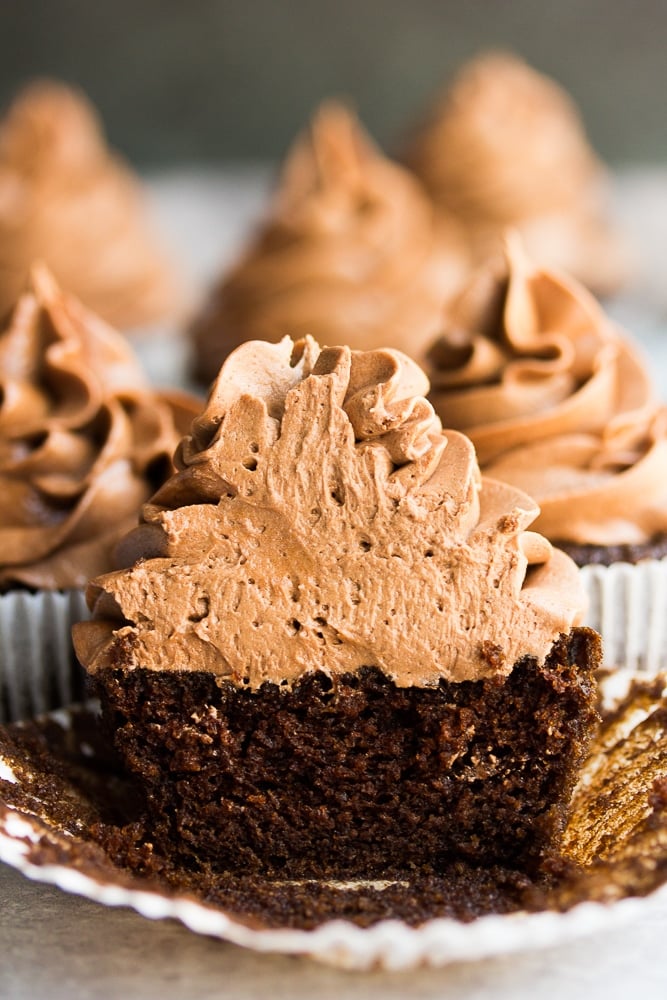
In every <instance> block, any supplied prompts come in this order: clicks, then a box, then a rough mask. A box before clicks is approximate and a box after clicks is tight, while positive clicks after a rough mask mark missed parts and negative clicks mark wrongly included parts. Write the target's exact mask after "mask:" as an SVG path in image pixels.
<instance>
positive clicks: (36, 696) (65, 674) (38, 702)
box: [0, 590, 89, 722]
mask: <svg viewBox="0 0 667 1000" xmlns="http://www.w3.org/2000/svg"><path fill="white" fill-rule="evenodd" d="M88 616H89V611H88V608H87V606H86V601H85V598H84V594H83V591H82V590H63V591H46V590H44V591H39V592H38V593H30V592H29V591H24V590H14V591H10V592H9V593H7V594H3V595H0V722H2V721H12V720H15V719H26V718H30V717H31V716H35V715H40V714H42V713H44V712H47V711H48V710H49V709H52V708H58V707H59V706H61V705H68V704H71V702H72V701H75V700H77V698H80V696H81V684H80V681H79V674H78V668H77V666H76V661H75V657H74V650H73V648H72V637H71V630H72V625H73V624H74V622H79V621H82V620H83V619H84V618H87V617H88Z"/></svg>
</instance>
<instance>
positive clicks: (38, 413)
mask: <svg viewBox="0 0 667 1000" xmlns="http://www.w3.org/2000/svg"><path fill="white" fill-rule="evenodd" d="M196 409H197V407H196V403H195V401H194V400H190V399H189V398H188V397H185V396H178V395H173V396H170V397H169V396H164V397H160V396H157V395H156V394H155V393H153V392H151V390H150V389H149V387H148V385H147V383H146V382H145V380H144V377H143V374H142V372H141V370H140V368H139V364H138V362H137V360H136V358H135V357H134V355H133V353H132V351H131V350H130V348H129V346H128V345H127V344H126V342H125V341H124V340H123V338H122V337H121V336H120V335H119V334H117V333H115V331H113V330H112V329H111V328H110V327H107V326H106V325H105V324H104V323H103V322H102V321H101V320H98V319H97V318H96V317H95V316H93V315H92V314H91V313H89V312H87V311H86V310H85V309H84V308H83V307H82V306H81V305H80V304H79V303H78V302H77V301H76V300H75V299H74V298H72V297H70V296H68V295H66V294H65V293H64V292H61V291H60V289H59V288H58V287H57V285H56V283H55V281H54V279H53V278H52V277H51V275H50V273H49V272H48V271H47V270H46V269H45V268H44V267H43V266H38V267H34V268H33V271H32V287H31V289H30V290H29V291H28V292H27V293H26V294H25V295H24V296H23V297H22V298H21V299H20V300H19V303H18V305H17V307H16V310H15V312H14V314H13V317H12V319H11V321H10V324H9V326H8V328H7V329H6V330H5V331H4V332H3V333H2V334H0V589H6V588H8V587H12V586H15V585H22V586H27V587H34V588H46V589H67V588H72V587H83V586H85V584H86V582H87V581H88V579H90V577H91V576H94V575H97V574H99V573H101V572H105V571H106V570H109V569H111V568H112V567H113V565H114V563H113V561H112V550H113V548H114V546H115V544H116V542H117V541H118V539H119V537H120V536H121V535H123V534H125V532H127V531H128V530H129V528H130V527H131V526H132V524H133V523H136V518H137V514H138V511H139V508H140V507H141V504H142V503H143V501H145V500H146V499H147V498H148V497H149V496H150V495H151V493H152V492H153V491H154V490H155V488H156V487H157V486H158V485H159V484H160V483H161V482H162V481H163V480H164V479H165V478H166V477H167V476H168V475H169V474H170V472H171V471H172V469H173V466H172V463H171V457H172V454H173V452H174V449H175V447H176V444H177V442H178V440H179V438H180V436H181V435H182V433H183V432H184V430H185V429H186V428H187V426H189V423H190V421H191V420H192V418H193V416H194V414H195V412H196Z"/></svg>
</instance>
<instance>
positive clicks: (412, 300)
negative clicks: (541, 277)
mask: <svg viewBox="0 0 667 1000" xmlns="http://www.w3.org/2000/svg"><path fill="white" fill-rule="evenodd" d="M438 227H439V228H438ZM467 273H468V272H467V251H466V250H465V249H464V244H463V239H462V237H461V234H460V233H459V232H458V230H457V229H456V228H455V227H454V226H453V225H452V226H449V227H447V232H446V234H445V232H444V226H443V224H442V223H438V224H437V227H436V220H435V218H434V212H433V208H432V206H431V205H430V203H429V201H428V199H427V198H426V196H425V194H424V192H423V191H422V190H421V188H420V186H419V184H418V183H417V182H416V181H415V180H414V178H412V177H411V176H410V174H409V173H408V172H407V171H405V170H403V169H402V168H401V167H399V166H398V165H397V164H394V163H391V162H390V161H389V160H387V159H386V158H385V157H383V156H382V154H381V153H380V152H379V150H378V149H376V147H375V146H374V145H373V143H372V142H371V140H370V138H369V137H368V136H367V135H366V134H365V133H364V132H363V130H362V128H361V126H360V125H359V123H358V122H357V120H356V119H355V118H354V116H353V115H352V114H351V112H349V111H348V110H347V109H345V108H344V107H342V106H341V105H338V104H333V103H330V104H326V105H324V106H323V107H322V108H321V109H320V110H319V112H318V113H317V115H316V116H315V118H314V120H313V122H312V125H311V127H310V128H309V130H308V131H307V132H306V133H305V134H304V135H302V136H301V137H300V138H299V139H297V141H296V143H295V144H294V146H293V148H292V150H291V151H290V153H289V156H288V158H287V161H286V163H285V166H284V168H283V172H282V176H281V178H280V184H279V187H278V190H277V193H276V195H275V198H274V201H273V205H272V208H271V211H270V214H269V217H268V219H267V220H266V222H265V224H264V226H263V227H262V229H261V231H260V232H259V234H258V236H257V238H256V240H255V241H254V243H253V244H252V245H251V246H250V247H249V249H248V251H247V252H246V254H245V256H244V257H243V258H242V260H241V261H240V262H239V263H238V265H237V266H236V267H235V268H234V270H233V271H232V272H231V273H230V274H229V275H228V276H226V277H225V278H224V279H223V281H222V282H221V284H220V285H219V286H218V288H217V289H216V291H215V292H214V295H213V297H212V299H211V300H210V302H209V305H208V308H207V310H206V311H205V313H204V314H203V315H202V316H201V317H200V318H199V319H198V320H197V322H196V323H195V326H194V328H193V336H194V339H195V344H196V350H197V355H198V361H197V364H198V372H199V374H200V375H201V376H202V378H203V379H204V380H206V381H209V382H210V381H211V380H212V379H213V378H214V377H215V376H216V375H217V373H218V369H219V367H220V365H221V363H222V361H223V360H224V358H225V357H226V356H227V354H229V352H230V351H231V350H233V349H234V348H235V347H237V346H238V345H239V344H240V343H242V342H243V341H245V340H251V339H259V340H268V341H272V342H275V341H278V340H280V338H281V337H283V336H284V335H286V334H288V335H290V336H292V337H299V336H304V335H305V334H312V335H313V336H315V337H317V339H318V340H319V341H320V343H327V344H337V343H346V344H350V345H351V346H352V347H353V348H366V349H369V348H375V347H379V346H384V345H389V346H392V347H399V348H404V349H406V350H409V352H410V353H411V354H415V355H417V354H418V353H419V350H420V348H421V347H422V346H423V345H425V344H426V343H427V342H428V341H429V340H430V339H431V337H432V336H433V335H434V333H435V330H436V329H437V323H438V317H439V310H440V307H441V305H442V302H443V301H444V300H445V299H446V298H447V297H448V295H450V294H451V292H452V291H453V289H454V288H459V287H460V286H461V283H462V280H463V278H464V276H465V274H467Z"/></svg>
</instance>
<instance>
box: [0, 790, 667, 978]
mask: <svg viewBox="0 0 667 1000" xmlns="http://www.w3.org/2000/svg"><path fill="white" fill-rule="evenodd" d="M43 835H44V830H43V827H41V826H40V824H39V821H37V820H33V819H32V817H30V816H27V815H25V814H24V813H18V812H15V811H11V810H10V811H8V812H6V814H5V815H4V816H3V817H1V818H0V861H4V862H6V863H7V864H10V865H12V867H14V868H17V869H18V870H19V871H21V872H23V874H24V875H27V876H28V877H29V878H32V879H35V880H36V881H39V882H45V883H48V884H51V885H56V886H58V887H59V888H60V889H63V890H65V891H66V892H71V893H74V894H76V895H80V896H85V897H86V898H87V899H92V900H95V901H96V902H99V903H102V904H103V905H105V906H129V907H131V908H132V909H133V910H136V911H137V912H138V913H140V914H142V915H143V916H145V917H148V918H150V919H152V920H159V919H164V918H166V917H172V918H174V919H176V920H179V921H181V923H183V924H184V925H185V926H186V927H188V928H189V929H190V930H192V931H194V932H195V933H196V934H206V935H208V936H210V937H214V938H220V939H221V940H223V941H229V942H231V943H233V944H238V945H241V946H242V947H245V948H251V949H253V950H254V951H259V952H275V953H280V954H285V955H304V956H308V957H310V958H313V959H316V960H317V961H320V962H325V963H326V964H328V965H334V966H338V967H339V968H343V969H350V970H360V971H362V970H369V969H385V970H387V971H406V970H409V969H416V968H418V967H420V966H431V967H438V966H443V965H448V964H449V963H451V962H462V961H463V962H472V961H479V960H481V959H485V958H491V957H494V956H498V955H509V954H513V953H516V952H521V951H534V950H537V949H539V948H546V947H553V946H556V945H562V944H566V943H567V942H568V941H572V940H574V939H575V938H579V937H581V936H583V935H586V934H592V933H595V932H599V931H602V930H608V929H611V928H613V927H617V926H620V925H623V924H626V923H628V922H629V921H630V920H632V919H634V918H636V917H637V916H639V915H640V914H642V913H645V912H646V911H647V909H648V908H649V905H650V904H651V903H658V904H661V903H662V902H664V901H665V900H666V899H667V886H662V887H661V888H660V889H658V890H656V891H655V892H654V893H653V894H652V895H651V896H649V897H646V898H636V897H633V898H628V899H623V900H620V901H618V902H615V903H611V904H604V903H593V902H585V903H580V904H578V905H577V906H575V907H573V908H572V909H571V910H568V911H567V912H565V913H557V912H555V911H551V910H548V911H544V912H541V913H523V912H521V913H512V914H508V915H503V916H497V915H491V916H486V917H480V918H478V919H477V920H474V921H472V922H471V923H467V924H466V923H462V922H460V921H458V920H452V919H449V918H438V919H434V920H428V921H426V923H424V924H422V925H421V926H420V927H410V926H409V925H408V924H405V923H403V922H402V921H400V920H383V921H381V922H380V923H378V924H375V925H373V926H372V927H369V928H361V927H357V926H355V925H354V924H352V923H350V922H348V921H345V920H332V921H329V922H328V923H326V924H323V925H322V926H320V927H318V928H316V929H315V930H312V931H304V930H292V929H276V930H266V929H255V928H252V927H248V926H247V925H246V924H245V923H243V922H242V921H240V920H236V919H234V917H233V916H230V915H228V914H226V913H223V912H222V911H220V910H216V909H213V908H212V907H209V906H206V905H205V904H203V903H198V902H196V901H195V900H193V899H192V897H188V896H185V895H183V896H178V895H177V896H167V895H162V894H160V893H159V892H155V891H152V890H150V891H149V890H141V889H128V888H125V887H123V886H121V885H115V884H114V883H113V882H110V881H105V880H103V879H97V878H93V877H91V876H89V875H85V874H83V873H82V872H80V871H77V870H75V869H73V868H67V867H65V866H63V865H44V866H38V865H35V864H32V863H31V862H30V861H29V860H28V859H27V857H26V856H25V855H26V854H27V853H28V851H29V843H30V842H31V841H32V842H35V841H37V840H39V839H40V838H41V837H42V836H43Z"/></svg>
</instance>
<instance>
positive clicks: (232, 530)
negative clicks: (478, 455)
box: [75, 338, 599, 877]
mask: <svg viewBox="0 0 667 1000" xmlns="http://www.w3.org/2000/svg"><path fill="white" fill-rule="evenodd" d="M427 390H428V381H427V379H426V377H425V376H424V374H423V372H422V371H421V369H419V368H418V367H417V365H416V364H414V363H413V362H411V361H410V360H409V359H408V358H407V357H406V356H404V355H402V354H401V353H400V352H397V351H392V350H388V349H387V350H376V351H370V352H357V351H352V350H350V349H349V348H348V347H341V348H325V349H322V350H320V348H319V347H318V345H317V344H316V343H315V342H314V341H313V340H312V339H310V338H307V339H306V340H305V341H300V342H297V343H293V342H292V341H291V340H290V339H289V338H285V339H284V340H283V341H282V342H281V343H280V344H277V345H270V344H266V343H259V342H257V343H249V344H246V345H243V346H242V347H240V348H239V349H238V350H237V351H236V352H234V353H233V354H232V355H231V356H230V357H229V359H228V360H227V362H226V363H225V365H224V366H223V368H222V370H221V372H220V374H219V376H218V379H217V380H216V382H215V384H214V386H213V389H212V391H211V394H210V397H209V400H208V404H207V406H206V408H205V410H204V412H203V414H202V415H201V416H200V417H199V418H198V419H197V420H196V421H195V423H194V424H193V428H192V433H191V435H189V436H188V437H186V438H184V440H183V442H182V444H181V446H180V448H179V451H178V453H177V465H178V469H179V471H178V472H177V474H176V475H175V476H174V477H173V478H172V479H170V480H169V481H168V482H167V483H166V484H165V485H164V487H162V489H161V490H159V491H158V493H157V494H156V495H155V496H154V497H153V499H152V500H151V501H150V502H149V503H148V504H146V505H145V506H144V508H143V515H142V523H141V524H140V525H139V527H138V528H137V529H136V530H135V531H133V532H132V533H130V535H128V537H127V538H126V539H125V541H124V543H123V544H122V545H121V552H122V554H123V559H124V561H125V563H126V565H127V568H126V569H121V570H118V571H116V572H115V573H112V574H108V575H105V576H103V577H100V578H98V579H97V580H94V581H93V582H92V583H91V586H90V588H89V594H88V599H89V604H90V607H91V609H92V611H93V619H92V620H91V621H90V622H87V623H82V624H81V625H79V626H77V627H76V629H75V644H76V648H77V652H78V655H79V658H80V660H81V662H82V663H83V665H84V667H85V669H86V670H87V671H88V673H89V674H90V676H91V678H92V681H93V684H94V689H95V690H96V691H97V693H98V694H99V695H100V697H101V700H102V706H103V716H104V719H105V723H106V725H107V727H108V729H109V731H110V733H111V734H112V738H113V741H114V744H115V746H116V748H117V750H118V752H119V753H120V755H121V757H122V759H123V760H124V761H125V764H126V765H127V767H128V768H129V769H130V771H132V772H133V773H134V774H135V775H136V776H137V778H138V779H139V781H140V782H141V783H142V784H143V787H144V790H145V793H146V799H147V806H148V810H149V813H150V815H151V829H150V835H151V839H152V841H153V843H154V844H155V845H156V846H157V849H158V850H159V851H160V852H163V853H166V854H167V855H168V856H170V857H172V858H173V857H176V858H177V859H179V860H180V861H181V862H182V863H183V864H186V865H193V864H195V865H211V866H213V867H215V868H216V869H218V870H220V869H223V870H226V869H234V870H236V871H251V872H252V871H257V872H263V873H266V874H269V875H272V876H276V875H287V876H298V877H302V876H307V877H310V876H314V877H319V876H321V877H326V876H328V877H332V876H333V877H335V876H350V877H351V876H359V877H369V876H380V875H383V874H387V873H389V872H397V871H401V870H413V871H414V870H421V871H425V872H428V871H438V870H441V869H442V868H443V867H446V866H447V865H448V864H450V863H452V862H455V861H456V860H457V859H465V860H466V861H467V862H472V863H474V864H482V865H487V864H496V863H499V864H503V863H504V864H508V865H512V866H518V867H519V868H524V869H527V868H532V867H535V866H536V865H538V864H539V863H540V860H541V859H542V858H543V857H544V856H545V855H546V854H548V853H549V852H550V851H553V850H556V849H557V845H558V841H559V837H560V832H561V830H562V825H563V821H564V817H565V812H566V808H567V803H568V798H569V794H570V791H571V788H572V785H573V782H574V778H575V774H576V769H577V766H578V764H579V762H580V761H581V759H582V756H583V755H584V753H585V750H586V747H587V745H588V741H589V738H590V735H591V731H592V728H593V726H594V724H595V719H596V713H595V710H594V700H595V684H594V681H593V671H594V669H595V668H596V666H597V664H598V662H599V640H598V637H597V636H596V635H595V633H593V632H591V631H590V630H587V629H580V628H576V627H574V628H573V625H575V623H576V622H577V621H578V620H579V619H580V617H581V614H582V611H583V601H584V599H583V593H582V590H581V587H580V585H579V582H578V576H577V570H576V567H575V565H574V563H572V562H571V560H570V559H569V558H568V557H567V556H566V555H564V554H563V553H561V552H558V551H557V550H554V549H552V547H551V545H550V544H549V542H548V541H547V540H546V539H545V538H543V537H542V536H540V535H537V534H535V533H533V532H530V531H527V530H526V528H527V526H528V525H529V524H530V523H531V522H532V521H533V520H534V519H535V516H536V514H537V507H536V505H535V504H534V502H533V501H532V500H531V499H530V498H529V497H528V496H526V495H525V494H523V493H521V492H520V491H518V490H516V489H514V488H512V487H509V486H506V485H503V484H500V483H497V482H494V481H491V480H484V479H481V478H480V475H479V469H478V466H477V462H476V459H475V453H474V449H473V447H472V444H471V443H470V441H469V440H468V439H467V438H465V437H464V436H463V435H461V434H459V433H457V432H455V431H452V432H450V431H443V430H442V428H441V425H440V422H439V420H438V419H437V417H436V416H435V414H434V412H433V409H432V407H431V406H430V404H429V403H428V402H427V401H426V399H425V398H424V397H425V394H426V392H427Z"/></svg>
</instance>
